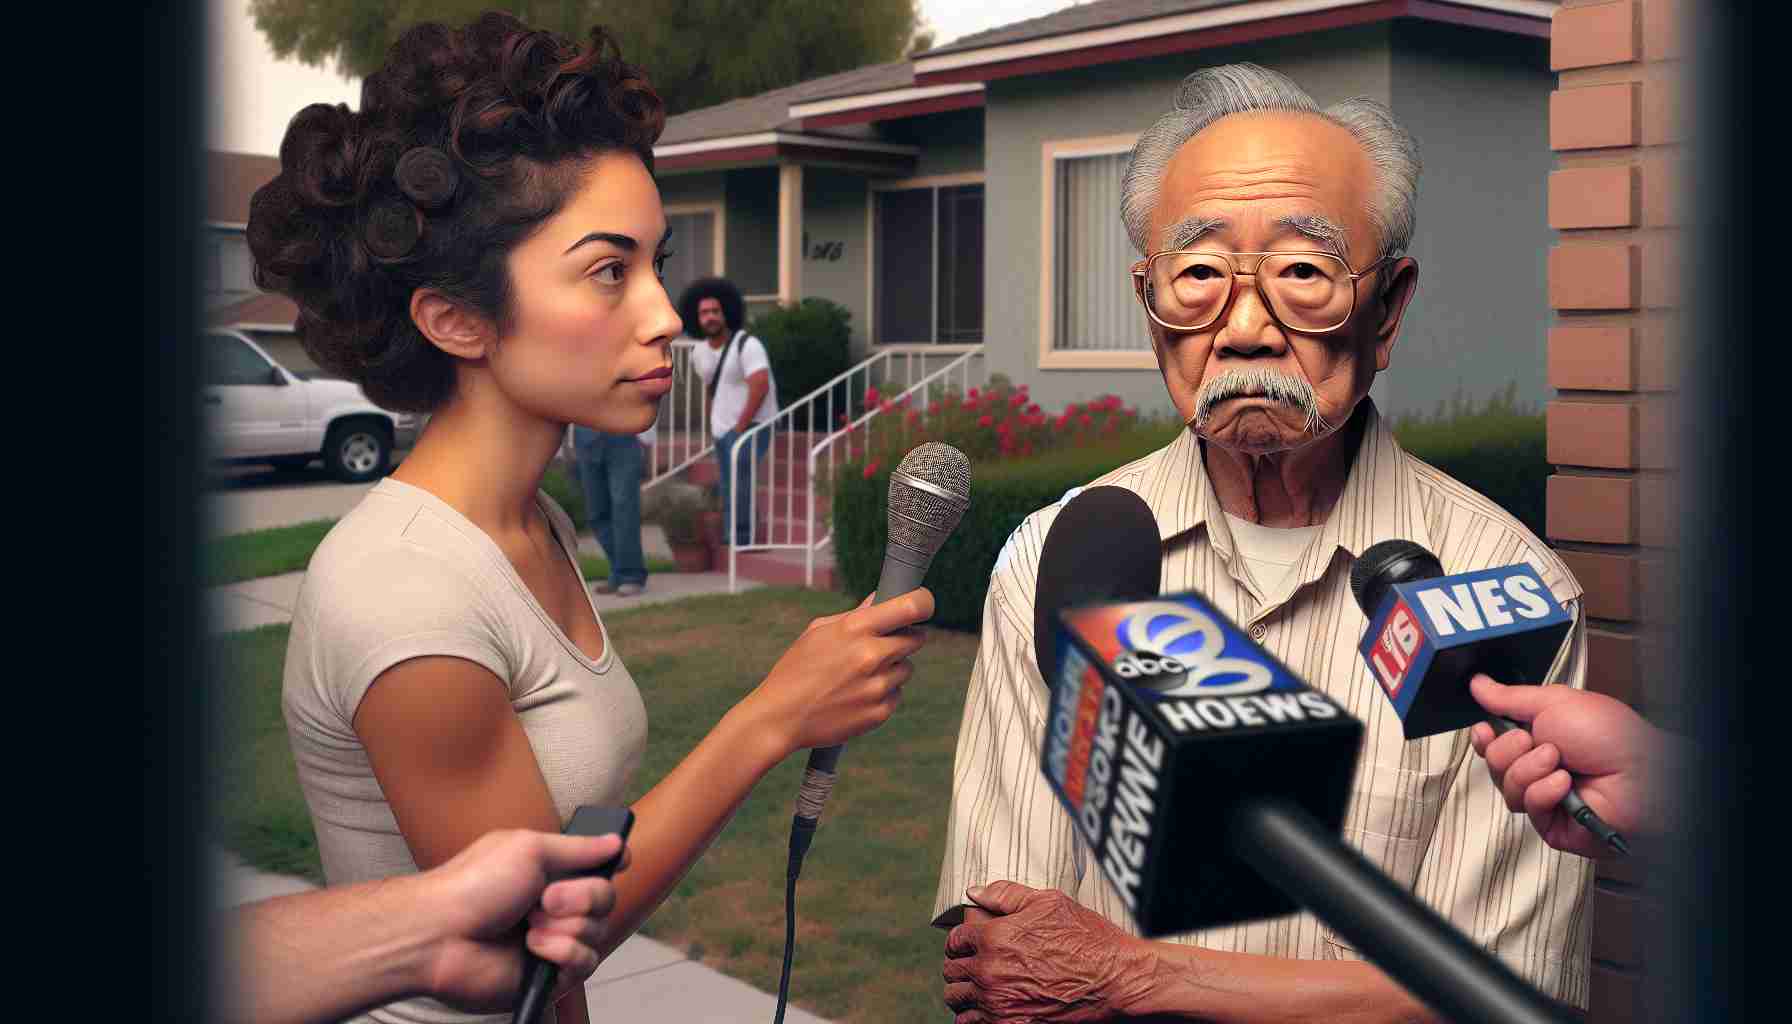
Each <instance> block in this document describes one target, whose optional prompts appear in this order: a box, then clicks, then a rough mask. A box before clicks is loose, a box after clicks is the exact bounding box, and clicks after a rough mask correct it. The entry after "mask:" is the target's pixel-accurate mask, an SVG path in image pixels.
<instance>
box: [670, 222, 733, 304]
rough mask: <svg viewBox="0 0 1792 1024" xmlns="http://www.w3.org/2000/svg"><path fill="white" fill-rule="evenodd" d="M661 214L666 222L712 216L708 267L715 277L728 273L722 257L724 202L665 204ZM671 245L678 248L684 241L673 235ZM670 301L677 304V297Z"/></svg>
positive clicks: (725, 247)
mask: <svg viewBox="0 0 1792 1024" xmlns="http://www.w3.org/2000/svg"><path fill="white" fill-rule="evenodd" d="M661 212H663V213H664V214H665V215H666V220H667V221H668V222H670V221H671V220H672V218H673V217H689V216H692V215H694V214H700V213H707V214H710V215H712V216H713V217H714V218H715V226H716V228H715V232H714V234H713V235H712V236H711V238H712V243H711V250H712V251H711V253H710V255H711V257H712V258H711V261H710V265H711V266H713V267H714V268H715V269H714V270H713V271H711V273H713V274H715V275H717V276H726V274H727V272H728V271H727V267H728V264H727V263H726V262H724V257H726V255H727V253H728V204H727V203H726V202H724V201H722V200H719V199H717V200H712V201H709V202H700V203H667V204H666V205H665V206H663V207H661ZM671 244H672V245H674V246H678V245H682V244H684V241H683V240H680V239H679V237H678V236H677V235H673V236H672V243H671ZM671 299H672V301H673V302H677V301H678V296H676V295H673V296H671Z"/></svg>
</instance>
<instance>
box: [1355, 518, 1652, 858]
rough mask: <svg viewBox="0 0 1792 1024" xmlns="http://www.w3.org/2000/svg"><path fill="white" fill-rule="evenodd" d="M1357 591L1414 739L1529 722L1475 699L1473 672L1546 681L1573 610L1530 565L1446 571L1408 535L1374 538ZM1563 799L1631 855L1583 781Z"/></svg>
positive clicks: (1578, 817) (1390, 692) (1378, 662)
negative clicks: (1585, 792)
mask: <svg viewBox="0 0 1792 1024" xmlns="http://www.w3.org/2000/svg"><path fill="white" fill-rule="evenodd" d="M1350 591H1351V593H1352V594H1354V595H1355V596H1356V603H1357V605H1358V607H1360V608H1362V610H1363V614H1364V615H1366V616H1368V617H1369V631H1368V632H1367V633H1365V634H1364V636H1363V642H1362V645H1361V647H1360V650H1361V652H1362V655H1363V662H1364V664H1366V665H1368V666H1369V672H1370V674H1371V675H1373V676H1374V677H1375V681H1376V682H1377V683H1379V684H1380V685H1381V689H1382V692H1384V693H1386V694H1387V696H1388V699H1389V700H1391V701H1393V703H1394V710H1395V711H1396V712H1398V713H1399V715H1400V723H1401V726H1402V728H1403V730H1404V732H1405V734H1406V738H1407V739H1409V740H1410V739H1418V738H1419V737H1422V736H1434V735H1436V734H1438V733H1440V732H1450V731H1453V730H1456V729H1461V728H1463V727H1465V726H1469V725H1472V724H1474V723H1475V722H1480V721H1486V722H1487V723H1488V724H1489V725H1491V726H1493V730H1494V732H1495V733H1498V734H1501V735H1504V734H1505V733H1507V732H1510V731H1511V730H1513V729H1518V728H1522V727H1521V726H1520V725H1519V724H1518V723H1517V722H1514V721H1512V720H1511V719H1509V718H1505V717H1502V716H1499V715H1489V714H1488V713H1487V712H1486V711H1485V710H1483V709H1482V708H1481V706H1480V705H1479V704H1476V703H1475V698H1474V696H1473V695H1472V694H1471V693H1470V692H1469V688H1468V681H1469V678H1470V677H1472V676H1473V675H1474V674H1475V673H1476V672H1485V673H1487V674H1488V675H1489V676H1492V677H1493V678H1494V679H1497V680H1499V681H1500V682H1503V683H1529V684H1533V685H1534V684H1536V683H1538V682H1541V681H1542V679H1543V677H1544V675H1545V674H1547V673H1548V672H1549V666H1550V664H1551V663H1552V662H1553V661H1554V660H1555V655H1556V651H1557V650H1558V649H1559V648H1560V647H1561V645H1562V638H1563V637H1564V636H1566V635H1567V634H1568V630H1569V629H1571V628H1572V627H1573V624H1574V622H1573V618H1572V617H1571V616H1570V615H1569V614H1568V612H1567V611H1566V610H1565V609H1563V608H1562V606H1561V605H1560V604H1557V603H1556V600H1555V596H1554V595H1552V594H1551V593H1550V592H1549V588H1548V587H1546V586H1544V584H1543V579H1542V577H1540V576H1538V575H1537V570H1535V569H1533V568H1531V567H1530V566H1529V565H1524V564H1519V565H1508V566H1501V567H1499V568H1497V569H1482V570H1480V571H1478V572H1470V573H1460V574H1457V575H1454V576H1445V575H1444V571H1443V564H1442V563H1441V562H1439V561H1438V560H1437V556H1436V555H1433V554H1432V553H1431V552H1429V551H1427V550H1425V549H1424V548H1423V547H1421V546H1420V545H1418V544H1415V543H1413V542H1412V541H1409V540H1384V541H1382V542H1380V543H1378V544H1375V545H1372V546H1371V547H1370V548H1369V549H1368V550H1367V551H1364V552H1363V556H1362V557H1361V558H1359V559H1357V562H1356V565H1354V566H1352V567H1351V570H1350ZM1562 808H1563V809H1564V810H1566V811H1567V812H1568V814H1569V815H1570V816H1571V817H1573V818H1574V820H1575V821H1576V822H1578V823H1579V824H1580V825H1581V827H1582V828H1585V829H1586V830H1587V831H1589V832H1591V833H1593V834H1594V835H1596V836H1598V837H1599V839H1600V841H1601V842H1603V843H1605V844H1606V845H1607V846H1610V847H1611V848H1612V849H1614V850H1616V851H1618V852H1619V853H1620V854H1625V855H1628V854H1629V853H1630V846H1629V844H1628V843H1626V842H1625V841H1624V837H1623V836H1622V835H1620V834H1619V833H1618V832H1617V830H1615V829H1613V828H1612V827H1611V826H1610V825H1608V824H1606V822H1605V821H1604V820H1603V819H1602V818H1600V817H1599V815H1597V814H1595V813H1593V809H1592V808H1591V807H1588V806H1587V802H1586V801H1585V800H1583V799H1582V798H1581V795H1580V794H1579V793H1577V792H1575V791H1574V790H1572V789H1571V790H1569V791H1568V796H1567V797H1565V798H1564V799H1563V800H1562Z"/></svg>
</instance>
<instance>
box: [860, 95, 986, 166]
mask: <svg viewBox="0 0 1792 1024" xmlns="http://www.w3.org/2000/svg"><path fill="white" fill-rule="evenodd" d="M883 137H884V139H885V140H886V141H889V142H898V143H901V144H903V145H907V146H919V147H920V149H921V152H920V154H919V155H918V156H917V157H916V158H915V177H917V178H919V177H930V176H932V175H936V174H964V173H967V172H970V171H981V170H982V169H983V111H982V110H980V109H971V110H952V111H948V112H946V113H943V114H929V115H926V116H925V117H907V118H903V119H902V120H900V121H892V122H890V123H889V124H888V125H885V126H883Z"/></svg>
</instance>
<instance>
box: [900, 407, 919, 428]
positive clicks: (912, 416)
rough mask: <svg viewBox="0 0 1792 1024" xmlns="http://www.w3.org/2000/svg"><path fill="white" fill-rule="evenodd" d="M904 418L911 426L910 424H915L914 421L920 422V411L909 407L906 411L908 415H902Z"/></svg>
mask: <svg viewBox="0 0 1792 1024" xmlns="http://www.w3.org/2000/svg"><path fill="white" fill-rule="evenodd" d="M904 418H905V419H907V420H908V422H909V424H910V425H911V426H912V425H914V424H916V423H919V422H921V414H920V413H918V412H916V411H915V410H913V409H910V410H909V411H908V415H907V416H906V417H904Z"/></svg>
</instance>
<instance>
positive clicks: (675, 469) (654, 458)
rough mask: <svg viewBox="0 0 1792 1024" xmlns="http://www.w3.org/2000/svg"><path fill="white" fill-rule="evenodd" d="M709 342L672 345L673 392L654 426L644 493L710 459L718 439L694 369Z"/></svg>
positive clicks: (676, 342)
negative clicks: (697, 352) (694, 359)
mask: <svg viewBox="0 0 1792 1024" xmlns="http://www.w3.org/2000/svg"><path fill="white" fill-rule="evenodd" d="M707 344H709V343H708V342H706V341H692V340H690V339H687V338H681V339H678V340H676V341H674V342H672V390H671V391H670V392H669V393H667V395H666V397H665V398H664V399H662V401H663V402H664V403H665V405H664V406H663V407H662V408H661V409H660V417H659V419H657V420H655V421H654V424H653V442H654V443H653V445H652V446H651V448H650V449H649V451H648V454H647V470H646V472H645V473H644V474H643V475H642V477H643V478H642V481H641V492H642V493H643V494H645V493H646V492H647V490H648V489H649V488H651V487H653V486H654V485H655V484H658V483H660V482H661V481H663V480H669V479H671V478H672V477H674V476H677V475H678V474H679V473H682V472H683V471H684V470H685V468H686V467H688V466H690V465H692V464H693V463H695V462H697V461H699V460H701V459H705V458H708V457H709V454H710V453H711V452H712V451H714V450H715V439H714V438H713V437H711V436H710V433H709V403H708V401H707V397H706V392H705V390H704V386H703V378H702V377H699V376H698V375H697V371H696V370H694V369H692V368H691V352H692V350H694V349H695V348H696V347H697V346H698V345H707Z"/></svg>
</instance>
